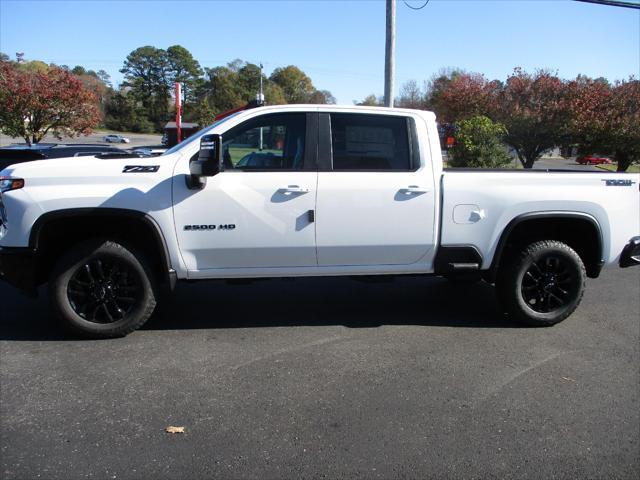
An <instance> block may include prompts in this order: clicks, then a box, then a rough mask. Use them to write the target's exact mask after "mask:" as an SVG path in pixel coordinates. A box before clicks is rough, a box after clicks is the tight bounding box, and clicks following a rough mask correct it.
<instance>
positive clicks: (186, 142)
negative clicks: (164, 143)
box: [163, 112, 242, 155]
mask: <svg viewBox="0 0 640 480" xmlns="http://www.w3.org/2000/svg"><path fill="white" fill-rule="evenodd" d="M239 113H242V112H236V113H233V114H231V115H229V116H228V117H224V118H223V119H222V120H218V121H217V122H214V123H212V124H211V125H209V126H208V127H206V128H203V129H202V130H200V131H198V132H196V133H194V134H193V135H191V136H190V137H188V138H185V139H184V140H183V141H181V142H180V143H178V144H177V145H174V146H173V147H171V148H170V149H169V150H167V151H166V152H164V153H163V155H169V154H171V153H174V152H177V151H178V150H180V149H181V148H182V147H186V146H187V145H189V144H190V143H191V142H195V141H196V140H199V139H200V137H202V135H204V134H206V133H209V132H210V131H211V130H213V129H214V128H215V127H217V126H218V125H220V124H222V123H224V122H226V121H227V120H230V119H232V118H233V117H235V116H236V115H238V114H239Z"/></svg>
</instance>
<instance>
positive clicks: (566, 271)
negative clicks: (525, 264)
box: [521, 254, 579, 313]
mask: <svg viewBox="0 0 640 480" xmlns="http://www.w3.org/2000/svg"><path fill="white" fill-rule="evenodd" d="M574 270H575V269H573V268H571V266H570V265H567V262H566V260H565V259H564V258H563V257H561V256H558V255H554V254H549V255H547V256H543V257H542V258H540V259H539V260H537V261H534V262H531V265H530V266H529V268H528V269H527V270H526V271H525V273H524V276H523V278H522V287H521V292H522V298H523V299H524V301H525V303H526V304H527V305H528V306H529V308H531V309H532V310H534V311H535V312H538V313H549V312H552V311H554V310H557V309H560V308H563V307H564V306H566V305H567V303H569V302H571V300H572V299H573V298H575V295H576V292H577V290H578V286H579V283H578V276H577V275H576V272H575V271H574Z"/></svg>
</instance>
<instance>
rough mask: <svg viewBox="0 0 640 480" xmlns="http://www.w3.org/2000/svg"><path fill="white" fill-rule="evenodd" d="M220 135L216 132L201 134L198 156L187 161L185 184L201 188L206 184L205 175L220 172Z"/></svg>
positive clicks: (192, 187)
mask: <svg viewBox="0 0 640 480" xmlns="http://www.w3.org/2000/svg"><path fill="white" fill-rule="evenodd" d="M221 147H222V137H221V136H220V135H217V134H209V135H203V136H202V138H201V139H200V152H199V153H198V158H197V159H196V160H194V161H192V162H191V163H189V174H190V175H188V176H187V186H188V187H189V188H191V189H201V188H204V186H205V185H206V184H207V177H213V176H215V175H217V174H218V173H220V172H221V171H222V170H223V168H222V155H221V152H222V148H221Z"/></svg>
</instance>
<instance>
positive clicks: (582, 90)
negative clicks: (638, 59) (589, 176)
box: [569, 76, 640, 172]
mask: <svg viewBox="0 0 640 480" xmlns="http://www.w3.org/2000/svg"><path fill="white" fill-rule="evenodd" d="M569 92H570V94H569V98H570V108H571V116H572V122H571V130H572V133H573V139H574V141H575V142H577V143H578V144H579V145H580V150H581V153H584V154H592V153H595V152H600V153H604V154H609V153H612V154H613V155H614V158H615V160H616V161H617V163H618V168H617V169H618V171H619V172H625V171H626V170H627V169H628V168H629V165H631V163H634V162H640V81H638V80H635V79H630V80H629V81H622V82H617V83H616V84H614V85H613V86H612V85H610V84H609V83H608V82H607V81H606V80H603V79H595V80H594V79H590V78H587V77H583V76H579V77H578V78H576V79H575V80H574V81H572V82H570V83H569Z"/></svg>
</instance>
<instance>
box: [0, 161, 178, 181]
mask: <svg viewBox="0 0 640 480" xmlns="http://www.w3.org/2000/svg"><path fill="white" fill-rule="evenodd" d="M166 160H167V158H161V157H125V158H99V157H90V156H83V157H65V158H49V159H43V160H34V161H27V162H21V163H16V164H13V165H9V166H8V167H7V168H5V169H4V170H2V172H0V175H3V176H12V177H19V178H24V179H25V180H31V181H35V182H36V183H40V181H39V180H45V181H47V183H55V182H56V180H57V179H60V180H61V182H60V183H66V182H67V181H68V180H69V179H71V178H75V179H84V180H86V181H87V183H92V182H91V180H93V181H95V180H96V179H103V180H106V181H109V180H108V179H112V180H113V179H114V178H117V179H118V180H116V183H120V182H121V177H122V176H123V175H127V174H131V175H135V174H136V173H138V174H139V172H136V171H135V169H130V170H132V171H130V172H126V170H127V169H126V168H125V167H133V166H139V167H142V168H140V169H138V170H139V171H143V172H145V173H159V172H160V171H163V173H164V171H166V170H169V169H172V168H173V162H171V161H169V162H167V161H166ZM151 167H154V168H151ZM151 170H155V172H153V171H151ZM167 174H170V173H169V172H167ZM28 183H29V184H32V182H28ZM101 183H102V182H101Z"/></svg>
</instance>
